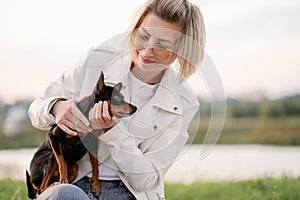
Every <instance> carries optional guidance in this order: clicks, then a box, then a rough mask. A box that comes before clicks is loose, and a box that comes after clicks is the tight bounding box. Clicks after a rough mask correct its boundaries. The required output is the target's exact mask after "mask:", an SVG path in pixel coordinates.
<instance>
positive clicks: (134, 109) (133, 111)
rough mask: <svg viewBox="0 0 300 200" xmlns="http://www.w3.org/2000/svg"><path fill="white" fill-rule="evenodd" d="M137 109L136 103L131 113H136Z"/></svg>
mask: <svg viewBox="0 0 300 200" xmlns="http://www.w3.org/2000/svg"><path fill="white" fill-rule="evenodd" d="M136 111H137V107H136V106H134V105H131V112H130V114H131V115H132V114H133V113H135V112H136Z"/></svg>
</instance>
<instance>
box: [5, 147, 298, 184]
mask: <svg viewBox="0 0 300 200" xmlns="http://www.w3.org/2000/svg"><path fill="white" fill-rule="evenodd" d="M203 147H205V146H202V145H191V146H189V147H187V149H186V151H184V152H183V153H182V154H181V155H180V157H179V158H178V159H177V160H176V162H175V163H174V165H173V166H172V167H171V168H170V170H169V171H168V172H167V174H166V176H165V181H166V182H169V183H184V184H191V183H195V182H218V181H240V180H251V179H257V178H264V177H273V178H281V177H292V178H296V177H300V159H299V156H300V147H293V146H268V145H216V146H215V147H214V148H213V150H212V151H211V152H210V154H208V155H207V156H206V157H205V158H202V159H200V152H201V149H202V150H203ZM35 150H36V149H18V150H0V179H7V178H9V179H12V180H22V181H24V180H25V170H26V169H27V168H28V165H29V162H30V159H31V158H32V155H33V153H34V151H35Z"/></svg>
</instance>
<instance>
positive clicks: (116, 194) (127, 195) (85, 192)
mask: <svg viewBox="0 0 300 200" xmlns="http://www.w3.org/2000/svg"><path fill="white" fill-rule="evenodd" d="M74 185H75V186H74ZM74 185H72V184H60V185H56V186H53V187H51V188H49V189H47V190H46V191H45V192H43V193H42V194H41V195H40V196H39V197H38V198H37V199H38V200H61V199H62V200H136V198H135V197H134V196H133V194H132V193H131V192H130V191H129V190H128V189H127V187H126V186H125V184H124V183H123V182H122V181H121V180H113V181H104V180H100V186H101V195H100V197H99V198H96V197H94V195H93V193H92V192H91V178H88V177H84V178H83V179H81V180H79V181H78V182H76V183H74ZM76 186H77V187H76Z"/></svg>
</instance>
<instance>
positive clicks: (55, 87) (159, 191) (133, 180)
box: [29, 47, 199, 200]
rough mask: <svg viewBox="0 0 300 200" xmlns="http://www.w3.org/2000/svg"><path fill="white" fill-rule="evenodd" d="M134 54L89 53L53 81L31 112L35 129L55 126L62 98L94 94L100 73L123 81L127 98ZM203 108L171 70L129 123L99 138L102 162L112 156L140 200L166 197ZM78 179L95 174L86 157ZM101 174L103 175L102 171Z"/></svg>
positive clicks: (98, 50)
mask: <svg viewBox="0 0 300 200" xmlns="http://www.w3.org/2000/svg"><path fill="white" fill-rule="evenodd" d="M130 64H131V56H130V53H129V54H123V55H122V53H121V52H119V51H116V50H114V49H110V48H105V47H97V48H95V49H92V50H90V51H89V52H88V53H87V55H86V56H84V58H83V60H82V62H80V63H79V64H78V65H77V66H76V67H75V68H74V69H72V71H69V72H65V73H63V75H62V76H61V77H59V78H58V79H57V80H55V81H53V82H51V83H50V84H49V85H48V86H47V87H46V89H45V92H44V94H43V95H42V96H40V97H38V98H37V99H36V100H35V101H34V102H33V103H32V104H31V106H30V108H29V116H30V119H31V122H32V124H33V126H35V127H36V128H39V129H49V128H50V126H51V125H53V124H54V123H55V119H54V117H53V116H52V115H51V114H50V113H49V111H50V109H51V106H52V105H53V103H54V102H55V100H56V99H58V98H68V99H69V98H77V97H81V96H87V95H89V94H91V93H92V90H93V89H94V86H95V84H96V82H97V80H98V77H99V73H100V71H101V70H103V71H104V76H105V83H106V84H108V85H114V84H116V83H118V82H122V83H123V88H122V94H124V96H125V100H126V99H127V100H128V97H129V96H128V91H127V89H128V87H127V77H128V76H127V75H128V73H129V70H130ZM198 107H199V104H198V101H197V98H196V97H195V96H194V94H193V93H192V92H191V90H190V89H189V87H188V85H187V84H186V83H185V82H182V81H181V82H180V81H178V80H177V79H176V75H175V73H174V70H173V69H172V68H171V67H169V68H167V70H166V72H165V74H164V76H163V78H162V80H161V83H160V84H159V87H158V89H157V91H156V93H155V95H154V96H153V98H152V99H151V100H150V101H149V102H148V103H147V104H146V105H145V106H144V107H143V108H142V109H141V110H139V111H138V112H137V113H135V114H134V115H133V116H132V117H131V118H130V120H129V119H128V118H124V119H123V120H122V121H121V122H120V123H118V124H117V125H116V126H114V127H113V128H111V129H110V130H109V131H108V132H106V133H105V134H103V135H101V136H100V137H99V153H98V159H99V162H102V161H103V160H104V159H106V158H107V157H108V156H109V155H111V157H112V160H113V162H114V163H115V165H116V166H117V168H118V174H119V176H120V178H121V179H122V181H123V182H124V183H125V185H126V186H127V187H128V189H129V190H130V191H131V192H132V193H133V194H134V196H135V197H136V198H137V199H138V200H146V199H149V200H155V199H164V187H163V180H164V175H165V174H166V172H167V170H168V169H169V168H170V166H171V165H172V163H173V162H174V161H175V160H176V158H177V156H178V155H179V154H180V151H181V150H182V148H183V147H184V145H185V143H186V141H187V139H188V133H187V129H188V126H189V124H190V122H191V120H192V119H193V117H194V115H195V113H196V112H197V110H198ZM78 165H79V171H78V175H77V178H76V180H75V181H77V180H79V179H80V178H82V177H83V176H85V175H87V174H88V173H89V172H90V171H91V164H90V161H89V158H88V154H86V155H85V157H84V158H82V159H81V160H80V161H79V162H78ZM100 173H101V172H100Z"/></svg>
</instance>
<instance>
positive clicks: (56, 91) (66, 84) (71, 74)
mask: <svg viewBox="0 0 300 200" xmlns="http://www.w3.org/2000/svg"><path fill="white" fill-rule="evenodd" d="M87 57H88V53H87V54H85V55H84V56H83V57H82V59H81V60H80V62H79V63H78V64H77V66H75V67H74V68H73V69H72V70H70V71H65V72H64V73H63V74H62V75H61V76H60V77H59V78H58V79H57V80H54V81H52V82H50V83H49V84H48V85H47V86H46V88H45V90H44V92H43V94H42V95H41V96H39V97H38V98H37V99H35V100H34V101H33V102H32V103H31V105H30V107H29V109H28V114H29V118H30V120H31V123H32V125H33V126H34V127H36V128H38V129H49V128H50V127H51V126H52V125H53V124H55V118H54V116H53V115H51V114H50V110H51V108H52V106H53V104H54V103H55V102H56V101H57V100H58V99H70V98H73V97H75V96H76V93H75V90H74V89H75V88H78V86H80V85H81V84H80V81H81V80H80V77H82V76H83V74H84V67H83V66H84V64H85V62H86V59H87Z"/></svg>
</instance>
